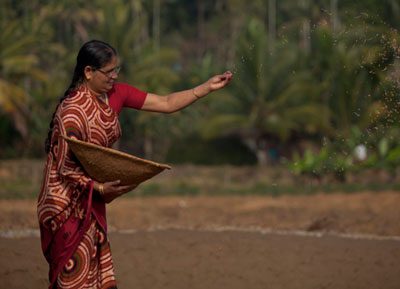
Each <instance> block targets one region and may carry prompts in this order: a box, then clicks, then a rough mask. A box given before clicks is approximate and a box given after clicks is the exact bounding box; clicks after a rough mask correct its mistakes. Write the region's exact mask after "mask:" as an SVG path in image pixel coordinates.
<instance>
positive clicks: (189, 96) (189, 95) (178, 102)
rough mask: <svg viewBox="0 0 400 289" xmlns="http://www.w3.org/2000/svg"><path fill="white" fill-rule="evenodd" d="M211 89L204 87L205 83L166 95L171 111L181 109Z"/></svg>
mask: <svg viewBox="0 0 400 289" xmlns="http://www.w3.org/2000/svg"><path fill="white" fill-rule="evenodd" d="M209 93H210V91H207V89H206V88H205V87H204V85H198V86H196V87H194V88H192V89H188V90H183V91H178V92H173V93H171V94H168V95H167V96H166V99H167V103H168V107H169V109H168V110H169V112H175V111H178V110H181V109H183V108H185V107H187V106H189V105H190V104H192V103H193V102H195V101H196V100H198V99H200V98H202V97H204V96H206V95H207V94H209Z"/></svg>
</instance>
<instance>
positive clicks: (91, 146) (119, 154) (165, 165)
mask: <svg viewBox="0 0 400 289" xmlns="http://www.w3.org/2000/svg"><path fill="white" fill-rule="evenodd" d="M61 137H62V138H64V139H65V140H66V141H67V142H68V143H75V144H79V145H82V146H86V147H89V148H94V149H98V150H101V151H103V152H106V153H111V154H114V155H117V156H120V157H124V158H128V159H131V160H133V161H140V162H144V163H147V164H150V165H154V166H156V167H161V168H164V169H168V170H170V169H171V166H170V165H167V164H162V163H157V162H155V161H151V160H147V159H143V158H139V157H137V156H134V155H130V154H128V153H125V152H121V151H118V150H115V149H112V148H108V147H103V146H100V145H96V144H94V143H90V142H85V141H81V140H78V139H74V138H70V137H68V136H66V135H61Z"/></svg>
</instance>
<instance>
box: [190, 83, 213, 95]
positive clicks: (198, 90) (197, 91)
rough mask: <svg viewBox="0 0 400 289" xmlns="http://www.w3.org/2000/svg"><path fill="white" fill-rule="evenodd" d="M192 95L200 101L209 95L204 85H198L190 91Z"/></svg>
mask: <svg viewBox="0 0 400 289" xmlns="http://www.w3.org/2000/svg"><path fill="white" fill-rule="evenodd" d="M192 93H193V95H194V97H195V98H196V99H200V98H202V97H204V96H206V95H207V94H209V93H210V91H209V90H208V89H206V88H205V87H204V84H200V85H198V86H196V87H194V88H193V89H192Z"/></svg>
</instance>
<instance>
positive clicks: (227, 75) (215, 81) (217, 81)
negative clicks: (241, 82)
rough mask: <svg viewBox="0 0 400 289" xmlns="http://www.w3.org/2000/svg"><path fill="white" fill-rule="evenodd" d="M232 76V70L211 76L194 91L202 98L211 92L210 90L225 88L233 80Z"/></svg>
mask: <svg viewBox="0 0 400 289" xmlns="http://www.w3.org/2000/svg"><path fill="white" fill-rule="evenodd" d="M232 76H233V75H232V72H230V71H226V72H224V73H223V74H219V75H215V76H213V77H211V78H210V79H209V80H208V81H206V82H204V83H203V84H200V85H199V86H197V87H195V88H194V89H193V93H194V94H195V96H196V97H198V98H200V97H203V96H205V95H207V94H209V93H210V92H213V91H215V90H218V89H221V88H224V87H225V86H227V85H228V84H229V82H230V81H231V80H232Z"/></svg>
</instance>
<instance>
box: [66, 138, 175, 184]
mask: <svg viewBox="0 0 400 289" xmlns="http://www.w3.org/2000/svg"><path fill="white" fill-rule="evenodd" d="M63 138H64V139H65V140H66V141H67V143H68V145H69V147H70V149H71V150H72V152H73V153H74V155H75V156H76V158H77V159H78V160H79V162H80V163H81V165H82V167H83V168H84V169H85V171H86V172H87V173H88V175H89V176H90V177H91V178H92V179H94V180H96V181H98V182H101V183H105V182H110V181H116V180H120V181H121V185H139V184H140V183H142V182H144V181H146V180H148V179H150V178H152V177H154V176H155V175H157V174H159V173H161V172H162V171H164V170H165V169H171V167H170V166H169V165H166V164H160V163H156V162H153V161H150V160H146V159H142V158H139V157H136V156H133V155H130V154H127V153H123V152H120V151H117V150H114V149H111V148H106V147H102V146H99V145H95V144H92V143H88V142H84V141H80V140H76V139H72V138H69V137H66V136H63Z"/></svg>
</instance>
